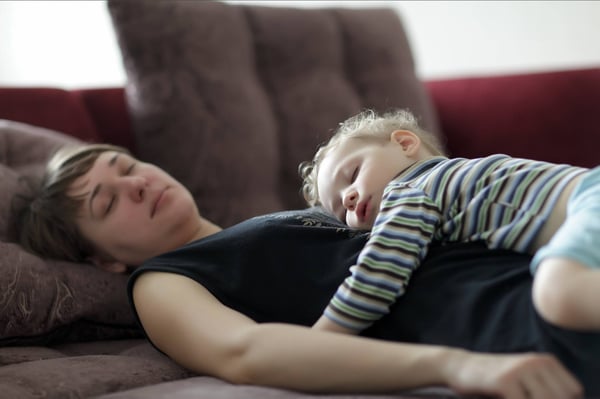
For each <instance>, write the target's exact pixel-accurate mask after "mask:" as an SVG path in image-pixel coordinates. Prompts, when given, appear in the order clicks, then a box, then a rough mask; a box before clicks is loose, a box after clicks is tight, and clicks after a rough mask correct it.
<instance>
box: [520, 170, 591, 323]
mask: <svg viewBox="0 0 600 399" xmlns="http://www.w3.org/2000/svg"><path fill="white" fill-rule="evenodd" d="M532 270H533V273H534V274H535V278H534V282H533V303H534V305H535V307H536V309H537V311H538V312H539V314H540V315H541V316H542V317H543V318H544V319H546V320H547V321H549V322H550V323H553V324H556V325H558V326H561V327H565V328H571V329H585V330H598V331H600V168H595V169H592V170H591V171H590V172H588V173H587V174H586V175H585V176H584V177H583V178H582V179H581V181H580V183H579V184H578V186H577V187H576V189H575V190H574V191H573V193H572V194H571V197H570V198H569V203H568V205H567V216H566V220H565V221H564V222H563V224H562V225H561V227H560V228H559V229H558V231H556V233H555V234H554V236H553V237H552V239H551V240H550V242H549V243H548V244H547V245H546V246H544V247H542V248H541V249H540V250H539V251H538V252H537V253H536V255H535V257H534V258H533V262H532Z"/></svg>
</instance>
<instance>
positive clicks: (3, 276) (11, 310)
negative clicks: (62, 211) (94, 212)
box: [0, 120, 139, 346]
mask: <svg viewBox="0 0 600 399" xmlns="http://www.w3.org/2000/svg"><path fill="white" fill-rule="evenodd" d="M79 143H82V142H81V141H78V140H76V139H73V138H70V137H68V136H66V135H63V134H60V133H57V132H54V131H51V130H47V129H42V128H38V127H34V126H31V125H27V124H23V123H19V122H12V121H7V120H0V187H2V190H1V191H0V345H1V346H4V345H43V344H49V343H58V342H65V341H82V340H95V339H108V338H118V337H133V336H138V335H139V332H138V329H137V328H136V326H135V322H134V319H133V316H132V313H131V310H130V307H129V303H128V300H127V297H126V291H125V286H126V279H127V276H123V275H116V274H110V273H107V272H104V271H101V270H99V269H96V268H95V267H93V266H91V265H88V264H75V263H69V262H57V261H49V260H44V259H41V258H39V257H37V256H34V255H32V254H30V253H28V252H26V251H24V250H23V249H22V248H21V247H20V246H19V245H18V244H16V243H15V242H14V227H15V226H14V223H15V218H14V216H15V214H16V212H17V211H18V207H19V201H18V196H19V195H27V194H28V189H29V187H28V185H27V184H24V180H23V177H25V176H27V177H28V178H31V177H36V176H37V177H39V176H40V175H41V173H42V171H43V168H44V164H45V161H46V160H47V159H48V157H49V156H50V155H51V154H52V152H53V151H55V150H56V149H57V148H59V147H60V146H63V145H67V144H79Z"/></svg>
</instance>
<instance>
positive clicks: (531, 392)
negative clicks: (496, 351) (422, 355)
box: [447, 353, 583, 399]
mask: <svg viewBox="0 0 600 399" xmlns="http://www.w3.org/2000/svg"><path fill="white" fill-rule="evenodd" d="M447 371H448V372H449V373H450V377H449V381H450V386H451V387H452V388H453V389H455V390H456V391H457V392H459V393H461V394H467V395H470V394H483V395H496V396H499V397H501V398H506V399H525V398H527V399H560V398H565V399H566V398H580V397H582V395H583V388H582V386H581V384H580V383H579V382H578V381H577V380H576V379H575V377H574V376H573V375H572V374H571V373H570V372H569V371H568V370H567V369H566V368H564V367H563V365H562V364H561V363H560V362H559V361H558V360H557V359H556V358H555V357H554V356H551V355H546V354H538V353H525V354H518V355H491V354H480V353H475V354H473V353H470V354H466V355H465V358H464V359H463V361H459V362H457V363H455V364H454V365H453V366H451V368H450V369H448V370H447Z"/></svg>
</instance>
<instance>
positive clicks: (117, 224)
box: [69, 151, 216, 265]
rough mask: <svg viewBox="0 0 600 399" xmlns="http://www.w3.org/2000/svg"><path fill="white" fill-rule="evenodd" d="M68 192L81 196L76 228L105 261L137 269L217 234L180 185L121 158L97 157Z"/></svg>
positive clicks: (149, 166) (127, 157) (106, 154)
mask: <svg viewBox="0 0 600 399" xmlns="http://www.w3.org/2000/svg"><path fill="white" fill-rule="evenodd" d="M71 193H72V195H78V196H79V195H84V197H85V200H84V205H83V206H82V208H81V210H80V213H79V217H78V219H77V225H78V227H79V229H80V231H81V233H82V234H83V235H84V236H85V237H86V238H87V239H88V240H90V241H91V242H92V244H94V245H95V247H96V250H97V252H98V256H99V257H101V258H103V259H104V260H108V259H111V260H117V261H119V262H122V263H124V264H128V265H140V264H141V263H142V262H143V261H145V260H147V259H149V258H151V257H153V256H156V255H158V254H160V253H164V252H167V251H169V250H172V249H175V248H177V247H179V246H181V245H183V244H185V243H188V242H190V241H193V240H195V239H198V238H202V237H204V236H206V235H209V234H212V233H214V232H215V231H212V228H215V227H216V226H214V225H212V224H211V223H210V222H208V221H207V220H206V219H204V218H203V217H201V216H200V214H199V212H198V209H197V207H196V204H195V202H194V199H193V198H192V196H191V194H190V192H189V191H188V190H187V189H186V188H185V187H184V186H183V185H181V184H180V183H179V182H178V181H177V180H175V179H174V178H172V177H171V176H170V175H169V174H167V173H166V172H165V171H163V170H162V169H160V168H158V167H156V166H154V165H152V164H148V163H144V162H140V161H138V160H137V159H135V158H133V157H131V156H130V155H127V154H124V153H120V152H113V151H107V152H104V153H102V154H100V156H99V157H98V158H97V159H96V161H95V162H94V164H93V166H92V168H91V169H90V170H89V171H88V172H87V173H86V174H85V175H83V176H81V177H80V178H78V179H77V180H76V181H75V182H74V183H73V185H72V186H71V189H70V193H69V194H71ZM209 230H211V231H209Z"/></svg>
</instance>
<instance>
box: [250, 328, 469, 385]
mask: <svg viewBox="0 0 600 399" xmlns="http://www.w3.org/2000/svg"><path fill="white" fill-rule="evenodd" d="M244 340H246V341H245V342H244V347H245V348H246V350H244V351H240V358H239V359H238V362H239V363H238V364H239V365H240V369H239V370H240V373H239V375H240V376H241V380H242V381H240V382H244V383H250V384H259V385H269V386H280V387H286V388H294V389H300V390H305V391H307V390H308V391H322V392H343V391H348V392H350V391H351V392H357V391H369V392H374V391H390V390H399V389H406V388H414V387H419V386H425V385H447V384H448V383H449V381H448V378H447V376H446V375H445V374H444V370H445V368H444V364H448V365H450V364H451V363H453V362H454V363H456V361H457V358H458V357H460V356H462V354H463V353H464V351H461V350H457V349H450V348H445V347H439V346H428V345H412V344H398V343H391V342H385V341H376V340H371V339H366V338H361V337H353V336H349V335H343V334H336V333H328V332H320V331H315V330H311V329H309V328H305V327H298V326H290V325H282V324H260V325H256V326H255V327H254V328H250V329H248V333H247V335H245V337H244Z"/></svg>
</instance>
